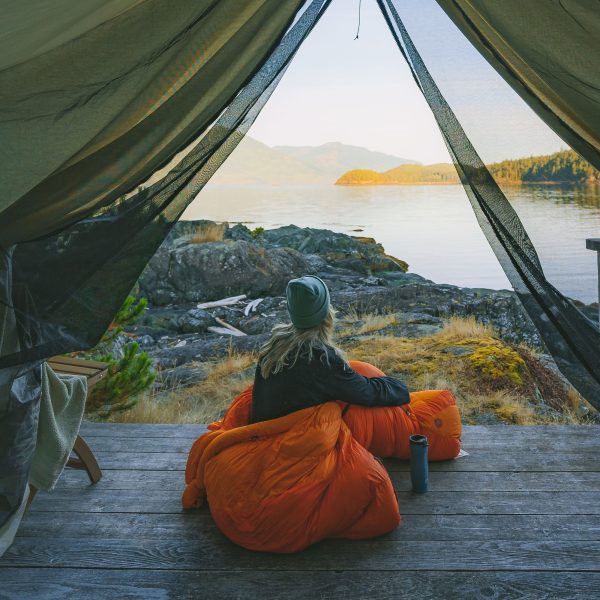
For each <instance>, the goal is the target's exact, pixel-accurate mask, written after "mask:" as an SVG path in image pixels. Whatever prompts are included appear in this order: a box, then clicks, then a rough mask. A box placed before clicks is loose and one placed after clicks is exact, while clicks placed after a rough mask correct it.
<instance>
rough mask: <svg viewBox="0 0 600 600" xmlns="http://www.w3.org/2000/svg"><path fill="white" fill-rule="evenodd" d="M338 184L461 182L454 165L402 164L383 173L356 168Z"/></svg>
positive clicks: (342, 177)
mask: <svg viewBox="0 0 600 600" xmlns="http://www.w3.org/2000/svg"><path fill="white" fill-rule="evenodd" d="M335 183H336V185H421V184H449V183H460V180H459V179H458V175H457V174H456V169H455V168H454V165H450V164H447V163H438V164H435V165H400V166H399V167H396V168H395V169H389V170H388V171H384V172H383V173H379V172H377V171H373V170H370V169H354V170H352V171H348V172H347V173H344V174H343V175H342V176H341V177H340V178H339V179H338V180H337V181H336V182H335Z"/></svg>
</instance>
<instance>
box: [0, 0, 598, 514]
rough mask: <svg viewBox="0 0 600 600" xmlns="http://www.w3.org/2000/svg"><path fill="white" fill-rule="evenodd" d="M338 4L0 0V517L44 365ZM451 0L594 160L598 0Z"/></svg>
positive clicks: (570, 365)
mask: <svg viewBox="0 0 600 600" xmlns="http://www.w3.org/2000/svg"><path fill="white" fill-rule="evenodd" d="M329 1H330V0H311V1H306V2H305V0H178V2H177V3H176V4H174V3H173V2H167V0H108V1H102V0H85V2H79V3H71V2H68V3H67V0H55V1H54V2H52V3H48V2H46V1H44V0H32V1H31V2H23V3H18V4H17V3H13V2H8V1H7V0H0V14H3V15H8V18H5V19H3V20H0V136H1V138H0V139H2V141H3V142H4V143H3V144H2V145H1V146H0V185H1V188H0V189H1V190H2V193H1V194H0V252H1V259H2V260H1V261H0V309H1V314H0V526H1V525H2V523H4V522H5V521H6V520H7V519H9V518H10V516H11V515H12V514H13V513H14V511H15V509H16V507H17V506H18V504H19V502H20V499H21V498H22V497H23V491H24V489H25V486H26V484H27V474H28V468H29V464H30V461H31V456H32V453H33V452H34V451H35V435H36V426H37V408H38V406H39V365H40V360H43V359H44V358H46V357H48V356H52V355H53V354H56V353H59V352H67V351H72V350H76V349H82V348H86V347H90V346H92V345H94V344H95V343H96V342H97V341H98V339H99V337H100V336H101V334H102V333H103V331H104V330H105V328H106V326H107V325H108V323H109V322H110V320H111V318H112V316H113V315H114V314H115V313H116V311H117V309H118V308H119V306H120V305H121V302H122V300H123V299H124V297H125V295H126V294H127V293H128V292H129V290H130V289H131V287H132V286H133V285H134V283H135V281H136V280H137V278H138V276H139V274H140V272H141V270H142V269H143V267H144V265H145V264H146V262H147V261H148V260H149V258H150V257H151V256H152V254H153V252H154V251H155V250H156V249H157V248H158V246H159V245H160V243H161V242H162V240H163V239H164V237H165V236H166V235H167V234H168V232H169V230H170V228H171V226H172V225H173V223H174V222H176V220H177V219H178V218H179V217H180V216H181V214H182V212H183V210H184V209H185V207H186V206H187V205H188V204H189V202H191V201H192V200H193V198H195V197H196V195H197V194H198V192H199V191H200V190H201V189H202V187H203V186H204V185H205V184H206V182H207V181H208V180H209V179H210V177H211V175H212V174H213V173H214V172H215V171H216V169H217V168H218V167H219V166H220V165H221V164H222V162H223V161H224V160H225V159H226V158H227V156H229V154H230V153H231V152H232V151H233V149H234V148H235V147H236V145H237V143H239V141H240V139H241V138H242V137H243V135H244V134H245V133H246V132H247V130H248V128H249V127H250V125H251V123H252V122H253V120H254V119H255V118H256V116H257V115H258V113H259V112H260V110H261V108H262V107H263V106H264V104H265V103H266V101H267V100H268V98H269V96H270V94H271V93H272V91H273V90H274V88H275V87H276V85H277V84H278V82H279V81H280V79H281V77H282V76H283V74H284V73H285V69H286V67H287V65H288V64H289V61H290V60H291V59H292V58H293V56H294V54H295V52H296V50H297V49H298V47H299V46H300V44H301V43H302V42H303V40H304V39H305V38H306V36H307V35H308V34H309V33H310V31H311V30H312V28H313V27H314V25H315V24H316V23H317V22H318V20H319V18H320V16H321V15H322V14H323V11H324V10H325V9H326V8H327V6H328V4H329ZM377 1H378V4H379V5H380V7H381V9H382V12H383V14H384V16H385V18H386V21H387V22H388V25H389V28H390V31H391V33H392V35H393V36H394V39H395V40H396V42H397V44H398V46H399V48H400V50H401V51H402V54H403V55H404V58H405V59H406V61H407V63H408V64H409V66H410V67H411V69H412V72H413V75H414V78H415V81H416V83H417V85H418V86H419V88H420V89H421V91H422V92H423V94H424V96H425V98H426V100H427V102H428V103H429V105H430V107H431V109H432V111H433V113H434V115H435V117H436V120H437V122H438V125H439V126H440V130H441V132H442V135H443V137H444V140H445V142H446V144H447V146H448V148H449V151H450V154H451V156H452V158H453V160H454V162H455V165H456V168H457V171H458V173H459V175H460V177H461V180H462V182H463V184H464V186H465V190H466V192H467V195H468V197H469V199H470V201H471V203H472V205H473V208H474V210H475V214H476V215H477V218H478V220H479V223H480V225H481V227H482V229H483V230H484V233H485V235H486V237H487V239H488V240H489V242H490V244H491V245H492V248H493V249H494V251H495V252H496V255H497V256H498V258H499V260H500V263H501V264H502V266H503V268H504V269H505V271H506V273H507V275H508V276H509V279H510V281H511V283H512V284H513V286H514V288H515V290H516V291H517V293H518V294H519V297H520V298H521V300H522V302H523V305H524V307H525V308H526V310H527V312H528V314H529V315H530V317H531V318H532V320H533V322H534V323H535V324H536V326H537V327H538V329H539V330H540V332H541V334H542V337H543V339H544V341H545V342H546V344H547V346H548V348H549V349H550V351H551V352H552V354H553V355H554V357H555V359H556V360H557V363H558V365H559V367H560V368H561V370H562V371H563V373H565V374H566V375H567V376H568V377H569V379H570V380H571V382H572V383H573V384H574V385H575V386H576V387H577V388H578V389H579V390H580V391H581V392H582V393H583V394H584V395H585V396H586V398H587V399H588V400H589V401H590V402H592V403H594V405H595V406H597V407H600V333H599V332H598V328H597V326H596V325H595V324H594V323H592V322H591V321H589V320H588V319H586V318H585V317H584V316H583V315H582V314H581V313H580V312H579V311H578V310H577V308H576V307H575V306H574V305H573V304H572V303H571V302H570V301H569V300H568V299H567V298H565V297H564V296H563V295H562V294H560V292H559V291H558V290H556V289H555V288H553V287H552V286H551V285H550V284H549V283H548V282H547V281H546V279H545V276H544V273H543V270H542V268H541V265H540V263H539V260H538V258H537V254H536V252H535V248H534V247H533V244H531V241H530V240H529V238H528V236H527V233H526V231H525V229H524V228H523V226H522V224H521V223H520V221H519V219H518V216H517V215H516V213H514V211H513V210H512V208H511V207H510V205H509V204H508V201H507V200H506V198H505V197H504V195H503V194H502V191H501V190H500V189H499V188H498V186H497V185H496V183H495V181H494V180H493V178H492V177H491V175H490V174H489V172H488V171H487V169H486V168H485V166H484V165H483V163H482V161H481V160H480V159H479V156H478V155H477V153H476V151H475V149H474V148H473V146H472V145H471V143H470V142H469V140H468V138H467V137H466V135H465V133H464V131H463V130H462V127H461V126H460V123H458V120H457V119H456V117H455V115H454V113H453V112H452V110H451V108H450V107H449V106H448V104H447V103H446V101H445V99H444V98H443V96H442V95H441V93H440V91H439V89H438V88H437V86H436V84H435V82H434V81H433V79H432V78H431V76H430V74H429V72H428V71H427V68H426V67H425V65H424V63H423V61H422V60H421V58H420V56H419V53H418V51H417V49H416V48H415V47H414V45H413V44H412V41H411V39H410V36H409V35H408V32H407V31H406V30H405V28H404V26H403V24H402V21H401V19H400V17H399V15H398V11H397V10H396V5H397V6H398V7H400V6H401V5H402V3H401V2H400V1H398V2H394V1H392V0H377ZM438 2H439V3H440V5H441V6H442V7H443V8H444V9H445V10H446V11H447V12H448V14H450V16H451V17H452V18H453V19H454V21H455V22H456V23H457V24H458V26H459V27H460V28H461V29H462V30H463V31H464V32H465V34H466V35H467V37H468V38H469V39H470V40H471V41H472V42H473V43H474V44H475V46H476V47H477V48H478V49H479V50H480V52H482V54H484V56H486V58H487V59H488V60H489V62H490V63H491V64H492V65H493V66H495V68H496V69H497V70H498V72H499V73H500V74H501V75H502V76H503V77H504V78H505V79H506V80H507V81H508V82H509V83H510V84H511V85H512V86H513V87H514V88H515V89H516V90H517V91H518V93H519V94H520V95H521V96H522V97H523V98H524V99H525V100H526V101H527V102H528V103H529V104H530V105H531V106H532V107H533V109H534V110H535V111H536V112H537V113H538V114H539V115H540V116H542V118H543V119H545V120H546V122H547V123H548V124H549V125H550V126H551V127H552V128H553V129H554V130H555V131H556V132H557V133H558V134H559V135H561V136H562V137H563V139H565V140H566V141H567V142H568V143H570V144H571V145H572V146H573V147H574V148H575V149H576V150H578V151H579V152H580V153H581V154H582V155H583V156H584V157H585V158H587V159H588V160H589V161H590V162H592V163H593V164H596V165H598V161H597V154H598V135H599V130H600V127H599V125H600V124H599V121H598V114H599V113H598V110H597V104H598V96H597V91H598V89H600V86H599V85H598V82H597V76H598V69H597V66H598V65H599V64H600V56H599V48H598V45H597V40H598V39H599V36H598V33H600V23H598V19H597V18H595V17H596V15H592V16H589V15H588V16H587V17H586V20H585V22H583V21H582V17H581V15H582V14H584V16H585V15H586V14H587V13H586V12H585V11H586V10H587V9H588V7H590V6H591V4H590V2H589V1H588V0H577V1H575V0H563V1H562V2H560V3H557V2H554V1H552V0H540V1H539V2H536V3H528V2H517V0H507V1H506V2H504V1H503V2H492V0H489V1H487V0H472V1H470V2H466V1H464V2H463V1H462V0H456V1H454V2H453V1H451V0H438ZM532 4H535V6H536V10H537V11H541V12H542V13H543V15H544V20H543V21H541V23H546V24H547V27H548V28H549V30H551V31H556V35H553V36H547V39H545V37H544V32H543V30H542V31H538V29H539V27H538V29H536V27H535V26H534V25H535V23H533V22H532V21H531V20H529V21H528V20H527V18H526V17H525V16H523V17H521V16H520V15H521V13H519V10H522V11H525V12H526V10H527V9H526V8H524V7H525V6H531V5H532ZM72 5H73V6H72ZM174 6H176V9H174V8H173V7H174ZM557 6H560V7H563V8H564V7H565V6H566V7H568V8H569V10H568V11H566V12H567V13H568V16H569V17H571V18H572V20H573V21H574V22H575V25H569V26H568V27H565V28H564V29H562V30H561V29H560V27H559V28H557V27H558V25H557V23H558V21H557V19H561V20H563V19H564V18H565V10H563V11H562V12H561V11H560V10H558V9H557ZM61 8H62V10H61ZM67 8H68V10H67ZM476 9H477V11H479V12H478V13H477V11H476ZM486 11H487V12H486ZM582 11H583V12H582ZM484 13H485V14H484ZM477 14H479V15H480V17H481V15H484V16H483V17H481V23H480V25H474V24H476V23H478V20H477V18H476V16H477ZM523 14H524V13H523ZM467 16H468V19H467ZM588 17H589V18H588ZM483 21H485V25H486V27H484V26H483ZM512 21H514V22H512ZM582 23H583V25H582ZM492 25H493V29H494V31H492V30H488V29H486V28H489V27H492ZM561 26H562V23H561ZM506 27H508V28H509V29H510V32H509V30H508V29H507V30H506V31H504V30H503V28H506ZM582 29H583V30H584V31H585V35H584V34H582V32H581V30H582ZM561 31H562V33H561ZM494 32H496V33H494ZM509 33H510V36H512V37H510V36H509ZM532 34H535V35H533V38H532ZM500 37H501V38H502V44H501V43H500V42H499V38H500ZM497 38H498V39H497ZM576 38H577V39H576ZM531 39H534V41H535V46H534V47H533V50H531V46H530V44H531V41H530V40H531ZM582 43H583V46H581V44H582ZM549 45H551V46H552V47H551V48H550V47H548V46H549ZM574 48H575V49H577V48H580V49H581V50H582V51H585V52H586V56H585V58H584V59H583V60H582V61H579V62H578V61H573V62H572V64H570V63H569V62H568V61H567V62H565V57H564V56H562V54H561V52H562V53H563V54H566V55H567V56H571V58H573V51H574V50H573V49H574ZM528 49H529V50H528ZM516 55H518V57H519V60H520V62H519V61H518V60H516V58H515V56H516ZM540 56H542V57H553V58H552V60H550V59H547V58H544V60H543V61H542V62H541V63H540ZM561 61H562V62H561ZM540 64H541V65H542V66H543V67H544V68H541V67H540ZM559 67H560V68H559ZM594 67H596V68H594ZM561 69H562V70H561ZM556 73H559V74H560V77H558V78H557V77H554V76H553V74H556ZM575 88H577V89H576V90H575ZM159 169H162V171H163V172H161V173H160V174H158V175H157V171H158V170H159ZM152 176H154V177H152ZM151 177H152V178H151ZM150 178H151V179H150ZM141 184H144V188H143V189H138V186H140V185H141Z"/></svg>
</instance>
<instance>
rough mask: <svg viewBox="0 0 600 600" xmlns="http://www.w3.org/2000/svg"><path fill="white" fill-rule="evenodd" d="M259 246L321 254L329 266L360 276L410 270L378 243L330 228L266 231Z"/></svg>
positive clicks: (295, 227)
mask: <svg viewBox="0 0 600 600" xmlns="http://www.w3.org/2000/svg"><path fill="white" fill-rule="evenodd" d="M259 243H261V244H263V245H265V246H267V247H270V246H279V247H287V248H294V249H295V250H298V252H302V253H304V254H317V255H319V256H321V257H323V258H324V259H325V260H326V261H327V262H328V263H329V264H335V265H337V266H340V267H343V268H346V269H351V270H353V271H356V272H358V273H365V274H371V273H372V272H375V271H406V270H407V269H408V265H407V264H406V263H405V262H404V261H402V260H400V259H397V258H394V257H393V256H388V255H387V254H385V250H384V249H383V246H382V245H381V244H378V243H377V242H376V241H375V240H373V239H371V238H364V237H354V236H350V235H346V234H345V233H336V232H334V231H330V230H328V229H313V228H310V227H298V226H296V225H287V226H286V227H278V228H277V229H269V230H267V231H265V233H264V234H263V235H262V236H261V237H260V238H259Z"/></svg>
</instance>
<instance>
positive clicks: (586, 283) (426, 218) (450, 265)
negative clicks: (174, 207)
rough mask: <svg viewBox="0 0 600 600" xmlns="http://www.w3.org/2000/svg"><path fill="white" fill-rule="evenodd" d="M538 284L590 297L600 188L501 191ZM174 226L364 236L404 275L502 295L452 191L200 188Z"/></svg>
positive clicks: (488, 256)
mask: <svg viewBox="0 0 600 600" xmlns="http://www.w3.org/2000/svg"><path fill="white" fill-rule="evenodd" d="M504 192H505V193H506V195H507V197H508V198H509V199H510V200H511V203H512V205H513V206H514V208H515V210H516V211H517V213H518V214H519V216H520V217H521V219H522V221H523V223H524V225H525V227H526V229H527V231H528V233H529V235H530V237H531V239H532V240H533V243H534V244H535V246H536V248H537V251H538V254H539V256H540V259H541V261H542V265H543V266H544V270H545V273H546V276H547V277H548V279H549V280H550V281H551V282H552V283H553V284H554V285H555V286H556V287H558V288H559V289H560V290H561V291H562V292H563V293H565V294H567V295H569V296H571V297H573V298H578V299H581V300H583V301H585V302H592V301H595V300H596V298H597V266H596V256H595V253H594V252H591V251H589V250H586V248H585V239H586V238H588V237H600V187H598V186H567V185H565V186H554V185H552V186H550V185H526V186H506V187H505V188H504ZM183 218H184V219H212V220H217V221H230V222H243V223H245V224H247V225H248V226H249V227H257V226H262V227H277V226H280V225H288V224H290V223H294V224H296V225H299V226H301V227H325V228H328V229H333V230H334V231H342V232H344V233H349V234H352V235H358V234H359V232H357V231H356V230H358V229H360V230H362V231H361V232H360V235H367V236H370V237H374V238H375V239H376V240H377V241H379V242H381V243H382V244H383V245H384V247H385V249H386V251H387V252H388V253H389V254H392V255H394V256H397V257H398V258H402V259H403V260H406V261H407V262H408V263H409V265H410V270H411V271H413V272H415V273H419V274H420V275H423V276H424V277H428V278H429V279H433V280H434V281H437V282H440V283H442V282H443V283H452V284H455V285H461V286H469V287H490V288H507V287H509V284H508V281H507V279H506V277H505V275H504V273H503V272H502V269H501V268H500V266H499V265H498V262H497V261H496V258H495V256H494V255H493V253H492V251H491V249H490V247H489V245H488V243H487V241H486V239H485V237H484V236H483V233H482V232H481V230H480V229H479V226H478V225H477V221H476V220H475V216H474V214H473V211H472V209H471V207H470V204H469V201H468V200H467V197H466V195H465V193H464V191H463V189H462V187H461V186H458V185H448V186H389V187H338V186H334V185H331V186H289V187H284V186H282V187H268V186H239V187H238V186H210V185H209V186H207V187H206V188H205V189H204V190H203V191H202V193H201V194H200V195H199V196H198V198H197V199H196V200H195V202H194V203H192V205H191V206H190V207H189V208H188V210H187V211H186V213H185V214H184V217H183Z"/></svg>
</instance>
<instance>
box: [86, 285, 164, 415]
mask: <svg viewBox="0 0 600 600" xmlns="http://www.w3.org/2000/svg"><path fill="white" fill-rule="evenodd" d="M147 304H148V302H147V300H146V299H145V298H141V299H140V300H138V301H137V302H136V300H135V298H133V297H132V296H128V297H127V298H126V300H125V302H124V303H123V306H121V308H120V309H119V311H118V312H117V314H116V315H115V318H114V320H113V322H112V323H111V324H110V325H109V327H108V329H107V331H106V333H105V334H104V335H103V336H102V339H101V340H100V342H99V343H98V345H97V346H96V347H95V348H92V349H91V350H89V351H88V352H86V353H85V356H86V357H87V358H91V359H93V360H99V361H103V362H107V363H109V365H110V366H109V368H108V374H107V375H106V377H104V379H101V380H100V381H99V382H98V383H97V384H96V385H95V386H94V388H93V389H92V390H91V392H90V394H89V397H88V410H89V411H92V412H95V413H96V414H97V415H98V416H100V417H103V418H106V417H108V416H109V415H110V414H111V413H113V412H119V411H123V410H127V409H128V408H131V407H132V406H133V405H134V404H135V403H136V402H137V401H138V394H139V393H140V392H142V391H143V390H145V389H146V388H147V387H149V386H150V385H152V382H153V381H154V378H155V376H156V374H155V372H154V370H153V368H152V363H151V360H150V357H149V356H148V353H147V352H144V351H143V350H141V349H140V346H139V344H138V343H137V342H129V343H127V344H125V345H124V346H123V347H122V352H123V356H122V357H119V356H115V350H114V348H115V345H116V343H117V338H118V337H119V335H120V334H121V333H123V327H124V326H125V325H129V324H131V323H133V322H134V321H135V320H136V319H137V318H138V317H139V316H140V315H141V314H142V312H143V311H144V309H145V308H146V306H147Z"/></svg>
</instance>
